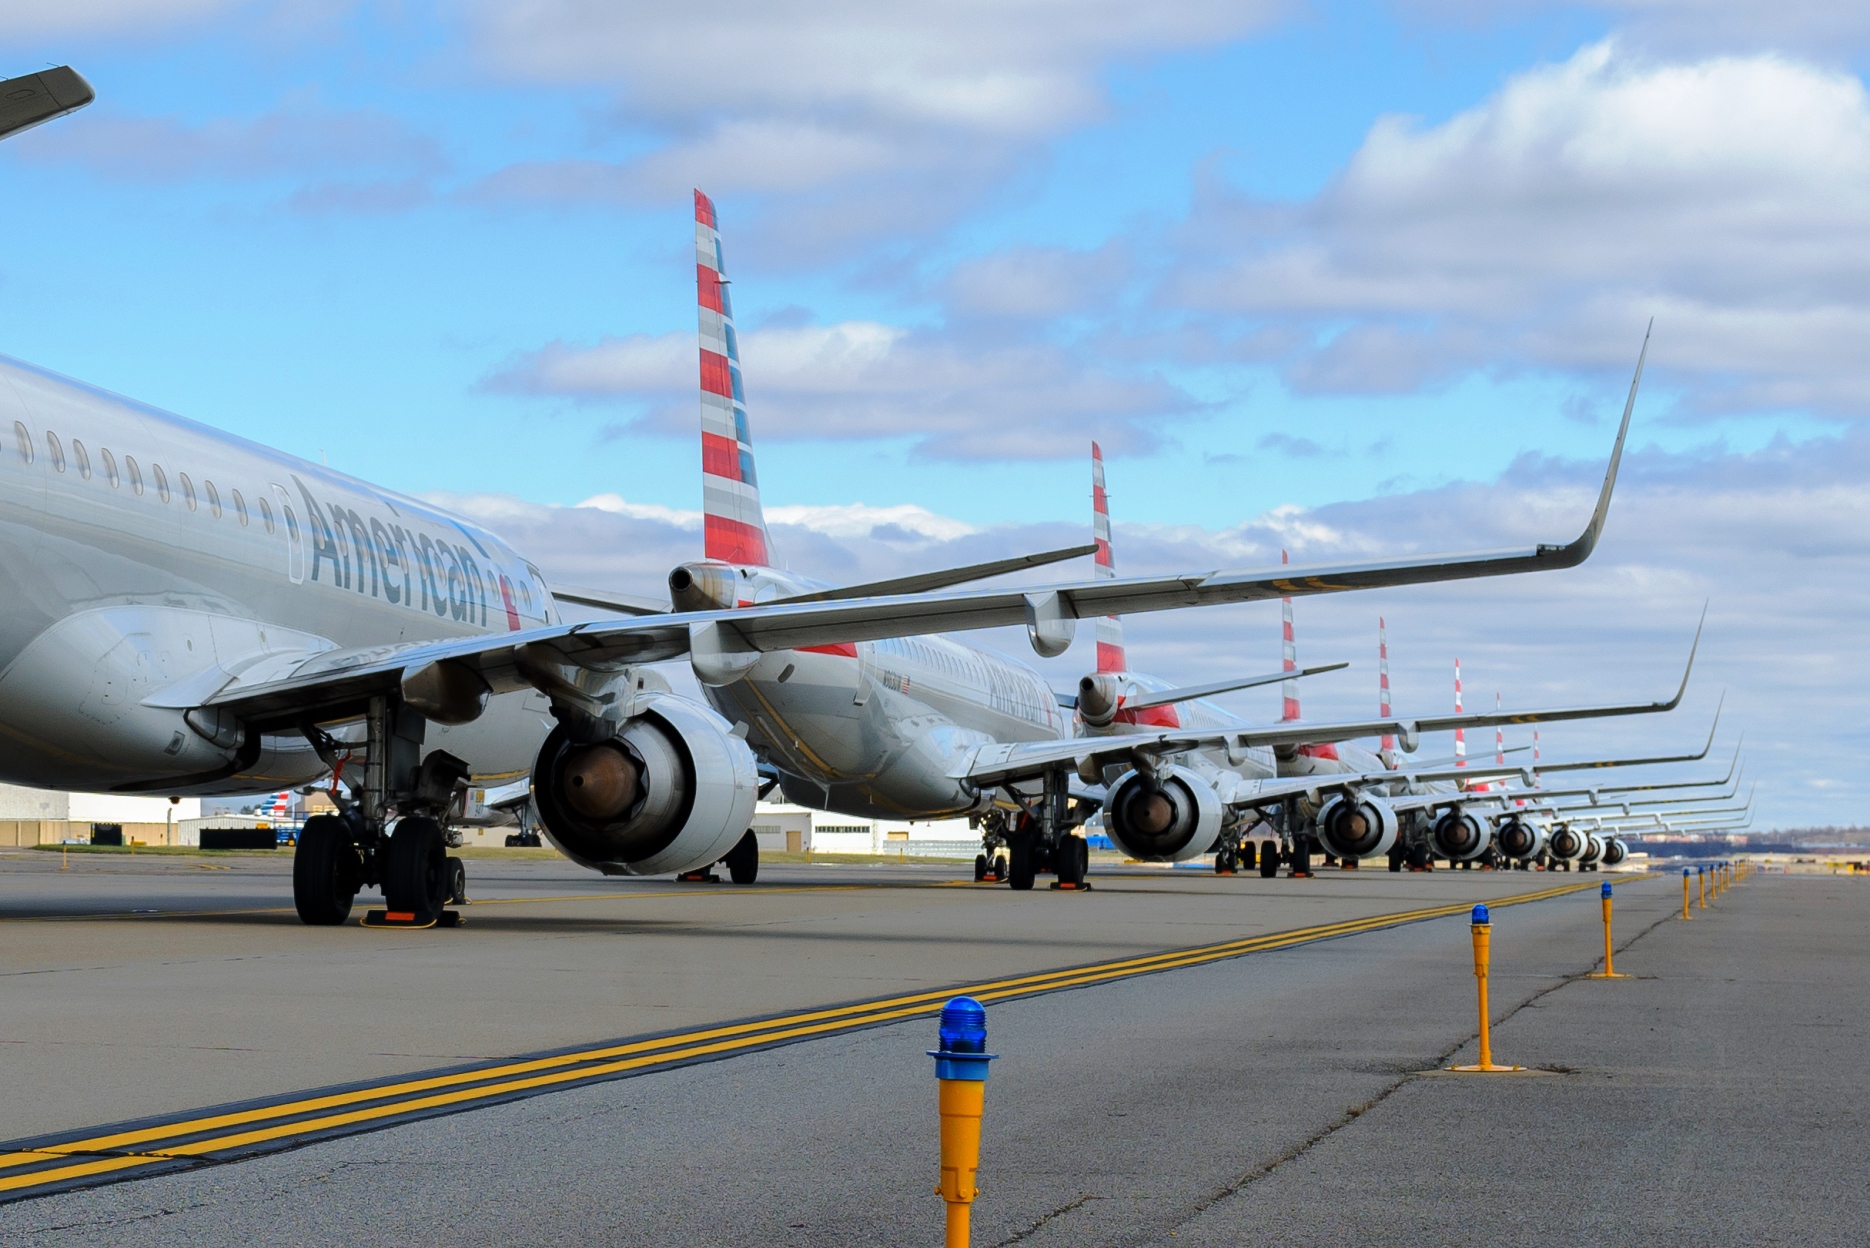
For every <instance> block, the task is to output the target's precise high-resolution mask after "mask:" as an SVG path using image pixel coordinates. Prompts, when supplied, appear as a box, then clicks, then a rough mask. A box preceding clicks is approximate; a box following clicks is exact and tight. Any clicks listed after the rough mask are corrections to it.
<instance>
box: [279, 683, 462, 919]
mask: <svg viewBox="0 0 1870 1248" xmlns="http://www.w3.org/2000/svg"><path fill="white" fill-rule="evenodd" d="M365 721H366V725H367V729H368V737H367V741H366V744H365V751H364V765H363V767H362V768H360V769H359V770H361V772H362V773H363V778H362V779H361V780H353V779H348V778H347V779H346V780H345V784H346V785H347V786H348V787H349V788H350V794H349V795H348V796H346V795H345V794H343V793H341V792H338V791H337V790H335V789H334V790H333V796H334V798H336V799H337V800H338V802H339V804H340V806H341V807H342V809H341V810H340V811H339V813H337V814H335V815H315V816H313V817H312V818H310V819H308V820H306V821H305V828H304V830H303V831H302V832H301V833H300V834H299V844H298V848H297V850H296V851H295V852H294V854H293V858H292V904H293V907H294V908H295V909H296V910H297V911H298V913H299V918H300V920H301V921H303V922H305V923H308V924H311V925H312V926H315V927H334V926H336V925H337V924H340V923H342V922H344V921H345V920H346V919H348V918H349V917H350V914H351V908H352V907H353V906H354V905H355V904H356V901H357V894H358V892H359V891H361V890H362V889H364V888H366V887H370V886H375V887H377V888H379V889H381V890H382V893H383V903H384V908H383V910H381V911H372V912H371V914H370V916H369V918H368V919H367V920H366V921H367V922H373V923H374V924H377V925H383V926H401V927H429V926H433V925H435V924H437V923H451V922H453V921H454V920H453V918H452V915H451V912H449V911H447V910H446V907H447V906H448V905H450V904H454V905H461V904H464V903H465V902H466V901H467V868H466V867H465V866H464V865H463V864H462V862H461V860H460V859H459V858H456V857H452V856H451V855H450V854H449V853H448V849H449V846H450V845H458V844H460V834H459V833H458V832H454V831H452V830H449V829H445V828H444V827H443V823H442V821H443V820H444V819H446V818H447V817H448V815H449V813H450V812H451V811H453V810H455V809H456V808H457V805H458V803H459V801H460V798H461V796H462V794H463V792H464V790H465V787H466V781H467V774H468V769H467V764H466V763H463V762H462V761H461V760H460V759H458V758H456V757H455V756H454V755H452V754H448V753H446V752H444V751H441V750H436V751H434V752H432V753H431V754H429V755H428V757H426V758H423V757H422V736H423V730H424V728H425V727H426V724H425V722H424V720H423V718H422V717H421V716H420V715H418V714H417V713H416V712H414V711H412V710H410V709H409V708H408V707H407V706H404V705H403V704H402V703H401V701H400V700H398V699H394V698H390V697H377V698H373V699H371V702H370V709H369V713H368V714H367V715H366V717H365ZM306 737H307V739H308V740H310V741H311V743H312V746H313V748H315V749H316V750H317V751H318V753H319V757H321V758H322V759H324V761H325V762H326V763H328V764H330V766H331V767H332V770H333V771H334V772H336V773H337V774H339V775H342V774H343V770H344V768H345V766H346V765H347V764H349V763H351V762H354V761H355V759H354V757H353V755H354V752H355V751H354V750H353V749H352V748H351V747H348V746H346V745H344V744H342V743H340V742H338V741H335V740H333V739H332V738H331V737H330V736H328V735H327V734H325V733H324V732H322V731H320V730H319V729H317V728H316V727H309V728H307V729H306Z"/></svg>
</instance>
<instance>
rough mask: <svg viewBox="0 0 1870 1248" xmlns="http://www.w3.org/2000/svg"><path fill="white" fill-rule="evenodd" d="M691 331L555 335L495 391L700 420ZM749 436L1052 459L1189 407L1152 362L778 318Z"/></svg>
mask: <svg viewBox="0 0 1870 1248" xmlns="http://www.w3.org/2000/svg"><path fill="white" fill-rule="evenodd" d="M695 351H696V347H695V339H694V337H693V335H691V334H686V333H675V334H663V335H646V334H633V335H628V336H625V337H621V338H612V339H607V340H605V341H604V342H602V343H599V344H598V345H597V346H595V347H588V348H585V347H573V346H567V345H566V344H563V343H553V344H551V345H549V346H547V347H545V348H543V349H541V350H539V351H536V352H532V353H530V354H527V355H524V356H521V357H520V358H518V359H516V360H514V361H512V362H511V363H509V364H508V366H507V367H506V368H504V369H503V370H502V371H501V372H500V373H498V374H497V375H495V376H494V377H492V378H490V379H489V380H488V382H487V383H486V384H487V386H488V388H490V389H493V390H496V391H505V392H509V393H526V394H561V395H570V396H575V397H580V398H588V399H589V398H608V399H624V400H628V401H631V402H634V403H637V404H639V405H642V406H647V407H649V408H650V409H651V410H652V413H653V414H652V416H651V420H652V423H653V424H654V425H655V426H656V427H658V428H661V429H663V430H665V431H667V432H671V433H676V434H683V433H687V432H689V431H690V430H692V429H693V428H694V427H695V422H696V420H697V416H696V408H695V404H694V398H693V396H694V395H695V394H696V388H697V386H698V384H699V383H698V380H697V374H696V369H697V366H696V363H695ZM740 354H741V363H742V365H743V368H744V371H745V375H746V389H747V403H748V409H749V413H750V415H751V417H752V423H753V427H754V433H755V436H756V438H858V439H899V438H909V439H914V440H916V442H917V444H918V446H919V448H920V449H921V450H922V451H923V452H924V453H926V454H929V455H934V456H940V457H944V458H956V459H971V458H986V457H1005V458H1057V457H1060V456H1064V455H1076V454H1078V452H1079V448H1081V447H1082V445H1083V442H1084V438H1085V437H1088V436H1090V435H1092V434H1097V435H1099V436H1101V437H1103V438H1104V439H1105V440H1106V442H1107V444H1109V445H1110V446H1112V447H1113V448H1118V447H1122V446H1132V447H1136V446H1146V445H1149V444H1151V443H1152V442H1154V441H1155V440H1156V439H1158V438H1159V437H1160V436H1161V434H1160V430H1159V427H1158V426H1159V424H1160V421H1161V420H1162V419H1163V418H1165V417H1171V416H1175V415H1179V414H1181V413H1185V412H1188V411H1191V410H1193V409H1194V408H1195V407H1196V403H1195V401H1194V400H1193V399H1192V398H1190V397H1189V396H1188V395H1187V394H1186V393H1184V392H1183V391H1181V390H1180V389H1178V388H1177V387H1175V386H1173V385H1171V384H1170V383H1168V382H1167V381H1164V380H1163V379H1161V378H1160V377H1158V376H1155V375H1153V374H1150V373H1147V372H1141V371H1136V370H1133V371H1130V372H1118V371H1115V370H1113V369H1110V368H1107V367H1105V366H1102V365H1100V364H1097V363H1092V362H1087V361H1085V360H1083V359H1082V358H1080V357H1079V356H1078V355H1077V354H1075V353H1074V352H1072V351H1070V350H1067V349H1065V348H1061V347H1055V346H1051V345H1047V344H1043V343H1030V342H1028V343H1021V342H1018V341H998V342H994V341H978V342H977V341H970V340H965V339H959V338H956V337H953V336H950V335H944V334H939V333H930V332H917V331H911V330H906V329H903V328H901V327H898V326H892V325H883V324H879V323H877V322H874V321H843V322H840V323H837V324H834V325H821V326H820V325H808V326H775V327H770V328H766V329H759V330H752V331H749V332H747V333H745V334H743V335H741V338H740Z"/></svg>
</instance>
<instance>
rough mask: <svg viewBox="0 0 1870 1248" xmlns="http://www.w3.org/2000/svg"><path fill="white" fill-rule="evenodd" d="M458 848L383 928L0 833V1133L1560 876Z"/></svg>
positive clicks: (1148, 949)
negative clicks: (639, 871)
mask: <svg viewBox="0 0 1870 1248" xmlns="http://www.w3.org/2000/svg"><path fill="white" fill-rule="evenodd" d="M467 866H468V872H469V877H468V878H469V894H470V896H471V897H472V898H474V899H475V900H474V903H473V904H472V905H470V906H468V907H467V908H466V909H465V910H464V911H463V914H464V915H465V917H466V926H465V927H463V928H460V929H456V930H440V929H436V930H430V931H418V932H409V931H371V930H366V929H363V928H360V927H357V926H355V925H352V926H347V927H341V928H322V929H320V928H307V927H305V926H303V925H301V924H300V923H299V921H298V918H297V916H296V915H295V914H294V913H293V910H292V904H291V893H292V887H291V878H290V870H291V860H290V858H289V857H288V856H287V855H284V854H280V855H277V856H275V855H257V856H248V855H221V856H215V857H213V858H207V857H164V856H153V855H148V854H143V855H137V856H134V857H132V856H130V855H115V854H113V855H79V854H73V855H71V856H70V860H69V865H68V869H66V870H60V869H59V855H57V854H55V853H49V852H46V851H33V850H29V851H24V852H16V853H13V854H10V855H8V854H0V992H4V994H5V996H4V1001H5V1009H4V1010H0V1055H5V1054H13V1055H15V1060H18V1061H20V1062H22V1063H25V1064H26V1065H25V1066H22V1067H20V1068H21V1069H26V1068H30V1070H31V1072H32V1077H31V1078H30V1079H26V1080H10V1081H9V1084H8V1087H7V1090H6V1094H5V1113H4V1115H3V1118H4V1121H3V1122H0V1139H20V1138H24V1137H29V1136H37V1135H41V1134H44V1133H47V1132H54V1131H63V1130H67V1129H76V1128H82V1127H88V1126H94V1125H98V1124H102V1123H110V1122H121V1121H125V1120H128V1119H136V1118H142V1117H145V1116H148V1115H154V1114H163V1113H170V1112H179V1111H183V1110H190V1109H195V1108H199V1107H201V1106H205V1105H214V1104H221V1103H225V1102H229V1101H239V1100H245V1099H247V1098H251V1097H263V1096H271V1095H275V1094H278V1093H281V1092H289V1091H293V1090H296V1089H301V1088H311V1087H321V1086H325V1085H329V1084H339V1083H349V1082H353V1081H357V1080H364V1079H375V1078H381V1077H386V1076H390V1075H396V1074H403V1073H408V1072H411V1071H421V1070H428V1069H431V1068H434V1067H437V1066H448V1065H455V1064H458V1063H461V1062H468V1061H475V1060H480V1059H491V1058H501V1057H507V1056H509V1055H512V1054H518V1053H530V1052H536V1051H538V1050H541V1049H551V1048H558V1047H564V1046H572V1045H580V1044H585V1043H589V1042H591V1041H596V1040H602V1039H607V1038H611V1037H617V1036H631V1035H641V1034H644V1033H649V1032H661V1031H668V1030H673V1029H676V1028H681V1027H689V1026H695V1025H699V1024H704V1023H711V1022H716V1021H719V1020H722V1019H734V1018H744V1017H747V1016H749V1015H757V1014H766V1013H776V1012H781V1011H789V1010H796V1009H800V1008H802V1007H805V1006H811V1005H821V1004H831V1003H838V1002H845V1001H852V1000H859V999H864V998H869V997H877V996H882V995H885V994H888V993H893V992H900V991H905V990H915V989H932V988H938V987H941V986H944V985H948V984H953V983H957V982H965V981H971V980H979V979H983V978H989V977H992V976H996V975H1005V974H1016V973H1020V972H1026V971H1039V970H1049V969H1052V968H1055V967H1063V966H1075V965H1079V964H1082V963H1087V962H1096V961H1102V960H1105V959H1109V958H1117V957H1123V956H1126V955H1131V954H1138V953H1153V952H1156V951H1159V950H1162V949H1172V948H1180V947H1185V946H1189V945H1199V944H1206V943H1210V942H1213V941H1220V940H1227V939H1232V938H1236V937H1241V936H1250V935H1257V934H1260V933H1264V932H1270V931H1280V930H1287V929H1291V928H1297V927H1305V926H1308V925H1311V924H1315V923H1323V922H1331V921H1336V920H1341V919H1346V918H1353V917H1359V916H1362V915H1369V914H1382V913H1389V912H1394V911H1399V910H1407V909H1412V908H1416V907H1421V906H1426V905H1434V904H1438V903H1444V902H1450V901H1461V900H1465V899H1470V898H1471V899H1474V900H1484V899H1485V898H1487V897H1492V896H1499V895H1501V894H1505V893H1514V892H1526V891H1529V890H1533V889H1536V888H1539V887H1541V886H1542V885H1544V884H1546V883H1548V882H1563V881H1564V880H1566V879H1576V878H1578V877H1575V876H1570V877H1568V876H1563V875H1560V876H1548V875H1541V874H1535V873H1525V872H1508V873H1501V874H1497V875H1496V874H1494V873H1475V872H1437V873H1434V874H1432V875H1391V874H1389V873H1388V872H1386V871H1375V872H1372V871H1368V870H1364V871H1357V872H1329V873H1326V872H1320V873H1319V875H1318V877H1317V878H1316V879H1313V880H1309V881H1293V880H1287V879H1277V880H1262V879H1260V878H1259V877H1258V876H1235V877H1232V878H1228V879H1218V878H1216V877H1215V876H1214V875H1213V874H1212V873H1211V872H1200V871H1184V870H1178V871H1165V870H1138V871H1132V872H1130V873H1128V874H1115V875H1113V874H1112V873H1111V872H1109V871H1108V870H1105V871H1101V872H1099V874H1098V875H1097V877H1096V881H1097V888H1096V889H1095V891H1093V892H1091V893H1088V894H1070V893H1054V892H1049V891H1047V890H1045V889H1044V888H1040V889H1037V890H1035V891H1033V892H1031V893H1014V892H1012V891H1011V890H1010V889H1008V888H1006V887H1004V886H999V887H995V886H992V885H980V886H977V885H974V884H973V883H972V882H971V881H970V882H966V883H961V882H959V881H961V880H963V879H965V878H966V877H967V872H966V869H965V868H961V867H956V866H954V865H947V864H944V865H933V864H930V865H921V866H918V865H915V864H911V865H908V866H904V867H897V866H894V865H892V866H887V867H884V866H856V867H824V866H811V867H806V866H775V867H768V868H767V869H765V870H763V871H762V873H761V877H760V882H759V883H758V884H756V885H754V886H752V887H749V888H738V887H736V886H734V885H732V884H719V885H706V884H700V885H697V884H677V883H674V882H673V881H671V880H670V879H668V878H661V879H628V878H624V879H617V878H606V877H604V876H600V875H595V874H593V873H591V872H589V871H585V870H582V869H580V868H578V867H575V866H573V865H571V864H570V863H567V862H565V861H563V860H554V861H536V860H535V861H524V860H520V861H514V860H487V859H470V860H469V861H468V864H467ZM367 896H368V894H367ZM371 904H380V903H375V902H374V900H373V902H372V903H371ZM363 909H364V906H363V905H361V904H360V905H359V907H358V909H357V911H356V912H355V913H358V914H361V913H362V911H363Z"/></svg>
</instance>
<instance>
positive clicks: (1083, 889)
mask: <svg viewBox="0 0 1870 1248" xmlns="http://www.w3.org/2000/svg"><path fill="white" fill-rule="evenodd" d="M1052 891H1053V892H1055V893H1059V892H1062V893H1088V892H1090V891H1091V881H1089V880H1083V881H1080V882H1079V883H1077V884H1061V883H1060V882H1059V881H1057V880H1053V881H1052Z"/></svg>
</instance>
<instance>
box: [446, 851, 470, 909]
mask: <svg viewBox="0 0 1870 1248" xmlns="http://www.w3.org/2000/svg"><path fill="white" fill-rule="evenodd" d="M448 903H449V904H450V905H454V906H465V905H467V864H466V863H464V862H462V861H461V860H460V859H459V858H457V857H455V856H454V855H453V854H450V855H448Z"/></svg>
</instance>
